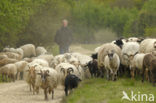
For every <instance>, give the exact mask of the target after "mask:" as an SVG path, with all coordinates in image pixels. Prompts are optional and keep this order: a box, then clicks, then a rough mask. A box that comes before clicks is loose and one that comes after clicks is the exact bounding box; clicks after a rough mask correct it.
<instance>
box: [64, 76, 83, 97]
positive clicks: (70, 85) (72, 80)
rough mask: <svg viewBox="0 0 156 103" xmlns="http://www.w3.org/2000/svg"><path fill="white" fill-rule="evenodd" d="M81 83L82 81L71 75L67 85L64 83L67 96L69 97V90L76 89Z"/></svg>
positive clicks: (67, 78)
mask: <svg viewBox="0 0 156 103" xmlns="http://www.w3.org/2000/svg"><path fill="white" fill-rule="evenodd" d="M80 81H81V79H80V78H78V77H77V76H75V75H73V74H69V75H67V76H66V78H65V83H64V86H65V89H64V91H65V94H66V96H68V90H69V89H71V90H72V89H73V88H76V87H77V86H78V83H79V82H80Z"/></svg>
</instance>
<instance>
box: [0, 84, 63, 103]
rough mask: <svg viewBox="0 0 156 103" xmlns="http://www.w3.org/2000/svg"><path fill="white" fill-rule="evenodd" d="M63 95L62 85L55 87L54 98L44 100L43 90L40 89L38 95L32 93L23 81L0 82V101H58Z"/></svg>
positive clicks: (42, 102) (32, 102)
mask: <svg viewBox="0 0 156 103" xmlns="http://www.w3.org/2000/svg"><path fill="white" fill-rule="evenodd" d="M63 96H64V91H63V87H61V86H59V87H58V88H57V89H55V95H54V99H53V100H52V99H51V95H49V96H48V97H49V100H48V101H45V100H44V94H43V91H42V90H41V89H40V93H39V94H38V95H33V94H32V92H30V91H29V87H28V85H27V83H26V82H25V81H16V82H15V83H2V84H0V103H60V101H61V100H62V97H63Z"/></svg>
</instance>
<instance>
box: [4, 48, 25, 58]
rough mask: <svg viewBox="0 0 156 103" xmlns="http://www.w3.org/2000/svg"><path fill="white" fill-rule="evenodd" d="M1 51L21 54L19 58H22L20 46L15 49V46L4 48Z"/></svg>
mask: <svg viewBox="0 0 156 103" xmlns="http://www.w3.org/2000/svg"><path fill="white" fill-rule="evenodd" d="M3 51H4V52H11V53H16V54H19V55H20V56H21V58H20V59H22V58H23V50H22V49H21V48H17V49H15V48H4V49H3Z"/></svg>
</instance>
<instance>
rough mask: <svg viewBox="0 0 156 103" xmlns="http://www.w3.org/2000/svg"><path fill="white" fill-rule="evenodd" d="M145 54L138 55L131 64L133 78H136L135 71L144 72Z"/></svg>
mask: <svg viewBox="0 0 156 103" xmlns="http://www.w3.org/2000/svg"><path fill="white" fill-rule="evenodd" d="M144 56H145V54H144V53H139V54H136V55H135V56H134V58H133V60H132V61H131V63H130V70H131V77H132V78H134V76H135V74H134V73H135V71H137V69H138V70H139V71H140V72H142V68H143V59H144Z"/></svg>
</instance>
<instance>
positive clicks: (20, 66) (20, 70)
mask: <svg viewBox="0 0 156 103" xmlns="http://www.w3.org/2000/svg"><path fill="white" fill-rule="evenodd" d="M27 64H28V62H26V61H19V62H16V63H15V65H16V67H17V80H19V78H20V73H22V76H21V79H23V72H24V69H25V67H26V66H27Z"/></svg>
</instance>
